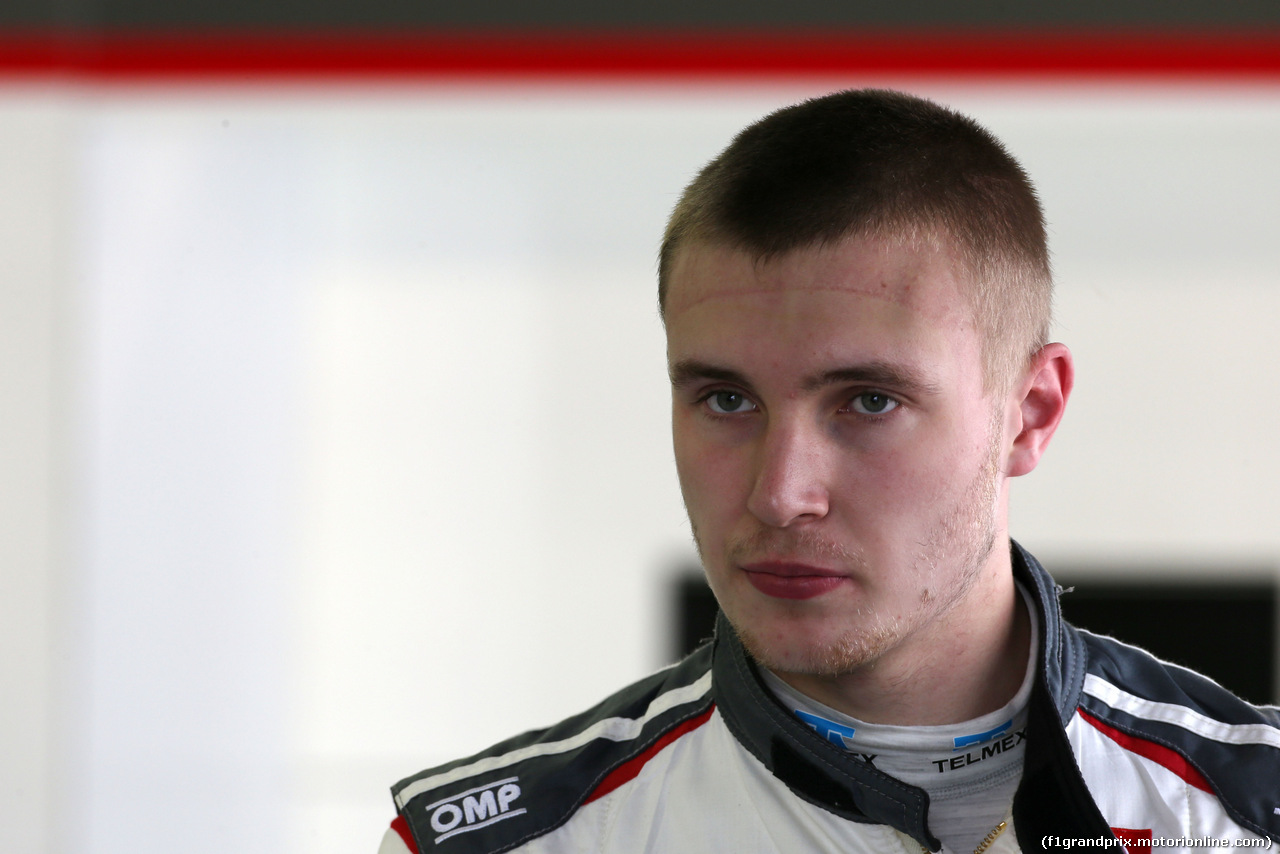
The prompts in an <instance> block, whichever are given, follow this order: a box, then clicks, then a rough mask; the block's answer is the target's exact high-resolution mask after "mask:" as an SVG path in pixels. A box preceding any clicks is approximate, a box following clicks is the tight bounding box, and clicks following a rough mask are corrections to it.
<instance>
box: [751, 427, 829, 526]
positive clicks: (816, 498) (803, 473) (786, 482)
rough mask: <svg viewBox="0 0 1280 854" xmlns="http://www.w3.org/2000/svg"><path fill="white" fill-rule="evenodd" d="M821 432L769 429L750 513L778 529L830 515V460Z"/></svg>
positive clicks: (798, 429)
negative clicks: (828, 487) (828, 480)
mask: <svg viewBox="0 0 1280 854" xmlns="http://www.w3.org/2000/svg"><path fill="white" fill-rule="evenodd" d="M818 432H819V431H818V429H817V428H807V427H805V426H804V425H799V424H778V425H769V427H768V428H767V429H766V431H765V434H764V437H763V440H762V442H761V445H760V448H759V451H758V457H757V460H756V477H755V483H754V485H753V488H752V490H751V497H750V498H749V499H748V501H747V509H748V510H749V511H750V512H751V515H753V516H755V517H756V518H757V519H759V520H760V521H761V522H763V523H764V524H766V525H769V526H770V527H774V528H785V527H787V526H789V525H792V524H796V523H800V522H805V521H812V520H815V519H821V518H822V517H824V516H826V515H827V510H828V508H829V504H828V502H829V495H828V490H827V475H828V472H827V459H826V454H825V449H824V443H823V441H822V437H821V436H820V435H817V433H818Z"/></svg>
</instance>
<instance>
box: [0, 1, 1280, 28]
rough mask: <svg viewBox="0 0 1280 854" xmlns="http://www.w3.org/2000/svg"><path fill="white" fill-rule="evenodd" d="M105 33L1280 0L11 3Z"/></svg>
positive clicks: (971, 13)
mask: <svg viewBox="0 0 1280 854" xmlns="http://www.w3.org/2000/svg"><path fill="white" fill-rule="evenodd" d="M13 26H32V27H68V28H75V29H93V28H99V27H101V28H108V29H116V28H128V29H134V28H143V29H146V28H184V29H186V28H195V29H218V28H257V27H265V28H354V29H365V28H368V29H400V28H415V29H417V28H421V29H434V28H483V29H487V28H502V29H512V28H535V29H536V28H557V29H564V28H569V29H573V28H605V29H617V28H632V27H642V28H655V29H666V28H671V29H688V28H702V27H715V28H760V27H784V28H801V29H803V28H823V27H831V26H841V27H901V26H925V27H945V28H965V27H982V28H992V27H996V28H1005V27H1010V28H1019V27H1029V28H1044V27H1086V28H1126V27H1135V28H1143V29H1152V28H1154V29H1199V28H1204V27H1212V28H1256V27H1266V28H1274V27H1277V26H1280V4H1277V3H1275V2H1274V0H1235V2H1227V3H1224V2H1216V0H1079V1H1078V2H1072V3H1062V2H1051V1H1050V0H1031V2H1013V0H975V2H968V3H958V2H954V0H898V2H894V3H886V2H871V0H860V2H859V1H857V0H855V2H841V1H840V0H793V2H790V3H775V2H765V0H733V2H730V0H700V2H684V0H679V2H678V0H645V2H640V0H628V2H617V3H599V2H595V0H541V2H539V3H528V2H522V0H476V1H475V2H468V3H429V2H422V0H362V2H359V3H356V2H352V0H273V2H254V0H186V2H181V3H174V2H172V0H44V2H38V0H37V1H36V2H33V0H26V2H21V0H20V2H9V3H3V4H0V27H13Z"/></svg>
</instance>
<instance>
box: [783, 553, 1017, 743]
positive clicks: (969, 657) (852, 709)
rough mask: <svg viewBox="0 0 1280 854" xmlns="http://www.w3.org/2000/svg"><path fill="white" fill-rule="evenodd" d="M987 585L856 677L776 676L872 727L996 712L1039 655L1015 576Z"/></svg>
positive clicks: (995, 577) (999, 575)
mask: <svg viewBox="0 0 1280 854" xmlns="http://www.w3.org/2000/svg"><path fill="white" fill-rule="evenodd" d="M1006 555H1007V552H1006ZM1005 566H1006V567H1007V563H1006V564H1005ZM987 580H988V581H989V582H990V583H988V584H975V585H974V587H973V588H972V589H971V590H970V591H969V592H968V594H967V595H966V596H965V597H964V599H962V600H961V601H960V602H959V603H957V605H956V607H954V608H952V609H951V611H949V612H948V613H947V614H945V615H943V616H942V617H941V618H940V619H939V620H938V621H936V622H935V623H934V624H932V625H931V626H929V627H927V629H925V630H922V631H921V632H919V633H917V634H916V635H913V636H910V637H908V638H905V639H904V640H903V641H902V643H901V644H899V645H898V646H897V647H895V648H894V649H892V650H889V651H887V652H886V653H885V654H884V655H882V656H881V657H879V658H878V659H876V660H875V661H873V662H870V663H868V664H866V665H863V666H862V667H860V668H859V669H857V670H856V671H853V672H850V673H845V674H841V675H839V676H814V675H810V674H803V673H777V674H776V675H777V676H778V677H779V678H780V679H782V680H783V681H784V682H786V683H787V684H788V685H790V686H791V687H792V688H794V689H795V690H797V691H799V692H800V693H802V694H804V695H806V696H809V697H812V698H813V699H815V700H817V701H818V702H820V703H822V704H823V705H826V706H829V707H831V708H833V709H836V710H838V711H841V712H843V713H845V714H847V715H849V716H850V717H854V718H857V719H859V720H861V721H864V722H866V723H883V724H897V725H900V726H935V725H939V724H950V723H959V722H961V721H967V720H972V719H973V718H977V717H980V716H981V715H984V714H987V713H989V712H992V711H994V710H996V709H998V708H1000V707H1001V706H1003V705H1005V704H1006V703H1008V702H1009V700H1010V699H1012V698H1013V696H1014V694H1016V693H1017V691H1018V686H1019V685H1020V684H1021V682H1022V677H1023V674H1024V673H1025V672H1026V666H1027V657H1028V656H1029V655H1031V654H1033V651H1032V650H1031V649H1030V645H1031V621H1030V615H1029V614H1028V613H1027V609H1026V604H1025V603H1024V602H1023V600H1022V597H1021V596H1020V595H1019V594H1018V592H1017V588H1016V585H1015V584H1014V583H1013V576H1012V572H1011V571H1009V569H1007V568H1005V569H1003V570H999V569H997V570H996V571H994V572H993V573H992V574H991V575H989V576H988V578H987Z"/></svg>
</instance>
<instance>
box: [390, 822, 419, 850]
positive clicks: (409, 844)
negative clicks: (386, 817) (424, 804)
mask: <svg viewBox="0 0 1280 854" xmlns="http://www.w3.org/2000/svg"><path fill="white" fill-rule="evenodd" d="M391 829H392V830H394V831H395V832H396V833H398V834H400V839H402V840H403V841H404V847H405V848H408V849H409V850H410V851H412V852H413V854H418V843H417V842H414V841H413V832H412V831H410V830H409V822H407V821H405V820H404V816H402V815H398V816H396V817H395V818H393V819H391Z"/></svg>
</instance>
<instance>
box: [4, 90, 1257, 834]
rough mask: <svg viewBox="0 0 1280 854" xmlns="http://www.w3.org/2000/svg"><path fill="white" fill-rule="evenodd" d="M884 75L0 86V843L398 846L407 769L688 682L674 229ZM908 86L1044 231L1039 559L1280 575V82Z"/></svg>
mask: <svg viewBox="0 0 1280 854" xmlns="http://www.w3.org/2000/svg"><path fill="white" fill-rule="evenodd" d="M854 82H861V81H832V82H831V83H830V85H826V84H824V85H817V84H814V85H804V86H801V85H798V84H796V85H787V86H774V87H760V86H752V87H746V86H742V87H737V88H733V87H719V88H708V87H698V86H685V87H680V88H675V87H672V88H641V87H622V86H613V87H605V86H587V85H583V86H580V87H561V88H553V87H536V86H532V85H530V86H525V87H518V88H512V87H508V88H494V87H489V88H485V87H463V86H461V85H459V86H427V85H423V86H420V87H401V88H388V89H381V90H369V89H350V90H340V89H319V88H316V89H292V90H263V89H253V88H243V89H227V90H196V89H175V88H165V87H156V88H151V89H139V90H120V89H110V90H98V91H94V92H81V93H78V96H77V97H71V96H70V95H67V94H61V95H59V94H56V93H45V94H43V95H41V94H39V93H37V94H36V95H32V94H31V93H29V92H18V91H16V90H15V91H12V92H10V93H8V94H7V95H6V94H4V93H0V134H8V136H6V137H4V138H7V139H13V140H17V141H16V142H14V143H12V148H11V149H10V150H11V152H12V157H13V159H12V160H11V162H10V163H9V164H7V165H6V166H5V168H4V169H3V170H0V182H3V184H4V189H5V190H6V192H4V193H2V194H0V221H4V222H8V223H11V225H10V227H9V229H7V230H6V233H5V236H4V237H3V238H0V239H3V240H5V246H6V254H7V255H8V254H12V257H14V258H16V259H18V261H19V262H20V263H21V264H25V265H26V267H25V268H23V269H24V270H25V272H22V273H20V274H19V275H18V276H17V277H15V278H12V279H10V280H9V281H6V283H5V289H4V292H3V294H0V299H3V305H4V307H5V311H4V317H3V322H4V324H5V326H4V329H5V330H6V332H5V336H6V337H5V348H6V349H5V351H4V352H5V354H6V357H5V359H3V360H0V363H3V364H4V366H5V367H4V370H5V371H7V372H8V373H4V374H0V379H3V380H4V383H5V384H4V385H3V386H2V387H0V393H3V395H4V397H3V400H4V402H5V407H6V411H14V412H18V413H20V417H15V418H12V419H8V420H7V421H6V422H5V423H4V424H3V429H4V430H5V431H8V432H6V433H5V434H4V435H5V437H6V439H7V440H8V441H6V442H5V443H4V446H5V447H16V446H18V445H22V446H24V447H30V448H32V449H33V455H32V456H27V455H23V456H21V457H17V456H14V457H13V458H12V459H10V458H9V457H5V458H4V459H5V460H6V465H7V466H10V467H11V469H12V471H13V476H12V477H5V478H4V479H3V482H0V490H4V491H0V501H3V505H2V506H4V507H5V508H6V512H5V513H4V514H3V525H4V527H3V531H4V532H5V538H4V539H3V540H0V548H2V549H3V550H4V554H3V555H0V559H4V560H5V563H6V565H13V566H21V567H23V569H21V570H20V571H18V572H16V573H13V575H14V578H15V579H16V582H17V584H18V588H19V592H18V596H17V597H16V598H15V599H9V598H8V597H6V599H5V601H3V602H0V608H5V609H7V610H6V611H5V614H4V616H6V617H8V616H9V611H10V610H12V611H13V612H14V619H12V620H11V619H5V620H3V621H2V622H0V626H3V628H0V631H3V632H5V633H6V634H5V636H4V640H5V641H6V642H5V643H3V644H0V649H2V650H4V652H3V653H0V663H3V665H4V667H5V671H4V673H5V680H6V684H8V682H9V679H10V674H11V673H12V674H13V676H12V678H13V679H14V680H15V682H14V684H16V685H17V686H19V690H17V691H15V692H13V696H15V697H18V698H19V699H18V700H16V701H14V702H7V703H6V704H5V705H4V707H3V708H4V714H5V715H7V716H9V717H7V718H6V720H5V723H6V726H5V727H3V729H2V730H0V731H3V732H4V735H3V736H0V738H3V739H4V741H0V749H3V751H4V754H3V755H4V756H5V757H8V756H14V757H15V762H14V764H12V765H10V764H8V763H0V768H3V769H4V770H3V771H0V784H2V785H3V787H4V792H5V793H7V794H9V795H10V798H9V801H8V803H5V807H4V809H6V810H11V811H12V812H11V813H6V814H5V815H4V816H0V848H2V849H3V850H5V851H37V850H66V851H70V850H75V851H77V852H92V854H106V852H125V851H128V852H137V851H162V850H166V846H167V845H170V844H172V843H173V842H174V841H176V840H181V843H182V845H183V847H184V849H186V850H190V851H205V850H207V851H210V852H212V851H228V850H233V851H238V852H254V851H264V852H265V851H282V850H288V851H299V852H301V851H304V850H305V851H307V852H309V854H310V852H317V851H334V852H338V851H349V850H357V851H358V850H368V851H372V850H373V849H374V848H375V847H376V842H377V838H378V837H379V835H380V834H381V831H382V828H383V827H385V823H386V821H387V820H389V819H390V817H391V815H392V811H391V803H390V798H389V796H388V795H387V793H386V787H387V786H388V785H389V784H390V783H391V782H393V781H394V780H395V779H397V778H398V777H400V776H405V775H407V774H409V773H412V772H414V771H416V770H418V769H419V768H420V767H423V766H425V765H427V764H429V763H433V762H436V761H441V760H443V759H446V758H450V757H452V756H454V755H457V754H460V753H461V752H463V751H467V750H471V749H475V748H479V747H481V746H483V745H485V744H487V743H489V742H491V741H493V740H496V739H497V738H499V737H502V736H505V735H508V734H512V733H514V732H515V731H517V730H519V729H522V728H527V727H530V726H535V725H539V724H542V723H548V722H551V721H552V720H555V719H557V718H559V717H561V716H563V715H565V714H567V713H569V712H572V711H575V710H577V709H580V708H581V707H583V706H585V705H586V704H589V703H591V702H594V701H595V700H596V699H598V698H599V697H601V696H603V695H604V694H605V693H606V692H607V691H609V690H610V689H611V688H613V687H617V686H619V685H621V684H623V683H624V682H626V681H627V680H629V679H631V678H633V677H635V676H637V675H639V674H641V673H643V672H646V671H647V670H649V669H652V668H653V667H655V666H657V665H658V664H660V663H661V657H662V655H663V652H664V651H665V644H664V643H663V640H662V638H661V637H660V633H661V629H662V626H663V619H662V606H663V604H664V603H663V601H662V596H663V593H664V590H663V582H664V581H665V580H666V579H667V578H668V577H669V576H670V574H671V573H672V572H673V571H674V569H675V567H677V566H678V565H680V564H681V563H682V562H688V561H690V560H691V548H690V547H689V545H688V535H687V531H686V527H685V523H684V519H683V513H682V510H681V507H680V504H679V499H678V495H677V493H676V486H675V480H674V472H673V468H672V466H671V463H670V450H669V444H668V437H667V435H666V431H667V413H666V406H667V403H666V396H667V395H666V389H665V383H664V374H663V353H662V334H661V328H660V326H659V324H658V322H657V318H656V311H655V306H654V295H653V290H654V284H653V271H654V254H655V251H656V246H657V240H658V235H659V234H660V231H661V228H662V223H663V220H664V218H665V216H666V214H667V212H668V211H669V208H670V206H671V205H672V204H673V202H674V200H675V197H676V195H677V194H678V192H679V190H680V188H681V187H682V186H683V184H684V183H685V182H686V181H687V180H688V179H689V178H690V177H691V176H692V174H693V173H694V171H696V169H697V168H699V167H700V166H701V165H702V163H704V162H705V161H706V160H707V159H708V158H710V157H711V156H713V155H714V153H715V152H716V151H717V150H718V149H719V148H720V147H722V146H723V145H724V144H725V143H726V142H727V140H728V139H729V137H730V136H731V135H732V134H733V133H734V132H736V130H737V129H739V128H740V127H741V126H742V125H743V124H745V123H747V122H749V121H751V120H752V119H754V118H756V117H758V116H759V115H761V114H763V113H764V112H767V111H768V110H770V109H772V108H774V107H776V106H778V105H781V104H784V103H787V102H790V101H793V100H796V99H797V98H799V97H803V96H805V95H808V94H814V93H817V92H819V91H825V90H827V89H830V88H836V87H837V86H839V85H845V84H848V83H854ZM876 82H878V83H885V82H890V83H892V82H893V81H876ZM903 85H905V86H908V87H910V88H912V89H914V90H915V91H920V92H922V93H924V94H931V95H933V96H935V97H938V98H940V99H942V100H944V101H947V102H949V103H951V104H953V105H955V106H957V107H959V108H961V109H964V110H966V111H969V112H971V113H973V114H974V115H975V116H977V117H978V118H979V119H980V120H983V121H984V122H985V123H986V124H988V125H989V126H990V127H991V128H992V129H993V130H994V131H995V132H996V133H997V135H999V136H1001V137H1002V138H1004V139H1005V140H1006V142H1007V143H1008V144H1009V146H1010V148H1011V149H1012V150H1013V151H1014V152H1015V154H1017V155H1018V156H1019V157H1020V158H1021V159H1022V160H1023V161H1024V163H1025V164H1026V165H1027V167H1028V169H1029V171H1030V172H1031V174H1032V175H1033V177H1034V178H1035V179H1036V180H1037V182H1038V184H1039V186H1040V189H1041V192H1042V195H1043V198H1044V201H1045V205H1046V208H1047V211H1048V214H1049V218H1050V222H1051V227H1052V232H1053V246H1054V249H1055V255H1056V262H1057V270H1058V274H1059V279H1060V298H1059V330H1060V333H1061V335H1060V337H1061V338H1062V339H1063V340H1065V341H1067V342H1068V343H1069V344H1071V345H1072V347H1073V349H1074V350H1075V352H1076V355H1077V358H1078V360H1079V386H1078V391H1077V394H1076V397H1075V399H1074V400H1073V403H1072V409H1071V412H1070V414H1069V416H1068V419H1067V422H1066V424H1065V425H1064V427H1063V429H1062V431H1061V432H1060V434H1059V437H1058V438H1057V439H1056V440H1055V443H1054V447H1053V448H1052V449H1051V451H1050V454H1049V456H1048V457H1047V458H1046V460H1045V462H1044V464H1043V465H1042V467H1041V470H1039V471H1037V472H1036V473H1035V474H1034V475H1033V476H1032V477H1031V478H1029V479H1027V481H1026V482H1025V483H1021V484H1019V485H1018V488H1017V489H1016V490H1015V499H1014V501H1015V505H1014V518H1013V522H1012V525H1013V530H1014V532H1015V535H1016V536H1018V537H1019V538H1020V539H1021V540H1022V541H1023V542H1024V543H1025V544H1027V545H1028V546H1030V547H1031V548H1032V549H1033V550H1035V551H1036V552H1037V553H1039V554H1040V555H1041V557H1042V558H1044V559H1046V560H1047V561H1048V562H1049V563H1050V564H1052V562H1053V561H1054V560H1055V559H1059V560H1070V561H1072V562H1084V563H1093V564H1096V565H1105V563H1106V561H1108V560H1112V559H1114V560H1118V561H1124V562H1125V563H1129V562H1131V561H1133V560H1136V559H1147V558H1151V559H1154V560H1161V559H1172V560H1175V561H1176V562H1178V565H1179V566H1183V565H1186V561H1185V559H1187V558H1194V559H1197V560H1203V561H1208V562H1209V563H1210V564H1217V563H1220V564H1221V565H1223V566H1224V567H1225V568H1226V571H1232V572H1236V571H1244V570H1243V569H1241V568H1242V567H1250V566H1256V567H1263V568H1266V567H1275V566H1277V565H1280V532H1277V530H1276V526H1275V525H1274V524H1271V522H1272V520H1273V519H1274V518H1275V517H1276V511H1277V509H1280V508H1278V507H1277V504H1278V502H1277V496H1276V490H1275V488H1274V483H1275V482H1276V480H1277V476H1280V451H1277V450H1276V448H1275V445H1274V442H1272V441H1271V434H1272V432H1273V428H1274V425H1276V423H1277V407H1278V406H1280V404H1278V403H1277V392H1278V391H1280V387H1278V386H1280V380H1277V378H1276V374H1275V372H1274V371H1273V370H1272V369H1271V368H1270V364H1269V359H1268V356H1269V349H1270V348H1269V341H1270V336H1271V335H1272V334H1273V333H1272V329H1271V327H1272V326H1273V324H1274V322H1275V319H1276V318H1278V317H1280V287H1278V284H1280V282H1278V279H1280V242H1278V241H1276V240H1275V238H1274V235H1275V234H1277V233H1280V207H1278V206H1277V203H1276V202H1275V201H1274V200H1275V199H1277V198H1280V165H1278V164H1277V163H1276V162H1275V161H1274V157H1273V155H1274V140H1275V139H1277V138H1280V137H1278V135H1277V134H1278V132H1280V90H1276V89H1244V88H1234V89H1219V90H1211V89H1200V90H1189V89H1185V88H1184V89H1180V90H1173V89H1161V88H1158V87H1146V88H1131V89H1124V90H1120V89H1114V88H1110V89H1108V88H1100V87H1094V88H1086V87H1047V86H1008V85H1005V86H994V85H988V86H976V85H966V86H961V85H952V84H946V85H944V84H939V83H938V82H937V81H918V80H917V81H906V82H904V83H903ZM33 99H34V100H33ZM59 152H61V153H59ZM55 200H67V201H66V206H65V207H64V206H59V204H55ZM14 223H16V224H17V225H12V224H14ZM19 228H22V229H31V230H34V231H33V233H35V234H37V237H38V239H28V238H25V237H24V238H18V237H15V236H14V235H16V234H18V233H19V231H18V230H15V229H19ZM50 247H56V251H54V250H53V249H51V248H50ZM15 263H18V262H15ZM10 309H12V312H13V313H10ZM42 330H43V331H42ZM50 330H52V331H50ZM59 330H61V331H60V332H59ZM55 333H56V334H55ZM64 363H65V364H66V365H67V366H68V367H67V368H66V369H65V370H63V369H60V368H59V367H58V366H59V365H63V364H64ZM10 377H12V379H10ZM58 401H65V402H66V404H65V406H62V407H61V408H59V404H58V403H57V402H58ZM68 413H70V414H68ZM10 437H11V438H10ZM11 456H12V455H11ZM19 460H21V461H22V462H18V461H19ZM19 466H25V468H19ZM11 508H12V509H11ZM24 514H25V515H24ZM24 555H25V556H26V557H25V558H23V557H22V556H24ZM8 583H9V575H8V574H6V586H7V585H8ZM15 602H17V603H21V604H14V603H15ZM20 648H29V649H31V650H32V651H33V652H32V653H31V654H30V655H24V654H22V653H20V652H18V651H17V650H18V649H20ZM59 651H62V652H61V655H62V657H61V658H60V657H58V656H59V654H60V653H59ZM59 685H63V686H64V687H62V688H59V687H58V686H59ZM55 712H56V713H57V714H55ZM10 718H12V720H13V721H14V722H15V726H14V727H11V726H8V725H7V724H8V721H9V720H10ZM19 732H22V733H25V732H31V733H32V734H33V737H31V738H26V737H25V736H22V735H18V734H17V733H19ZM72 782H74V786H70V784H71V783H72ZM68 791H74V795H71V796H70V802H71V803H72V804H73V805H74V806H73V809H72V810H71V812H72V813H73V815H71V814H69V813H68V811H67V806H66V801H67V799H68V795H67V792H68ZM15 798H16V800H15ZM3 802H5V799H4V798H0V803H3ZM55 804H57V807H56V809H55V808H54V806H53V805H55ZM10 816H12V818H13V820H10ZM193 828H199V832H196V833H193V832H192V829H193Z"/></svg>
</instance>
